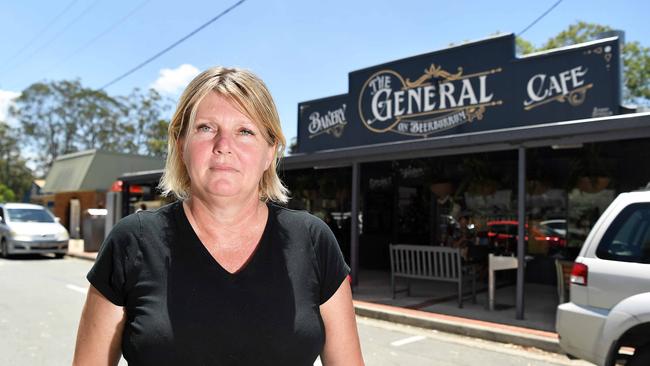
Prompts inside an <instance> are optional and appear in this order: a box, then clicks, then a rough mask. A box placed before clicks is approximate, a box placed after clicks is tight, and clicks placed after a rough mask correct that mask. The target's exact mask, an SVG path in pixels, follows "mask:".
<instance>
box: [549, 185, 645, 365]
mask: <svg viewBox="0 0 650 366" xmlns="http://www.w3.org/2000/svg"><path fill="white" fill-rule="evenodd" d="M570 287H571V290H570V298H571V301H570V302H568V303H565V304H561V305H560V306H559V307H558V311H557V319H556V330H557V332H558V334H559V337H560V346H561V347H562V349H563V350H564V351H565V352H566V353H567V354H568V355H570V356H575V357H578V358H582V359H585V360H587V361H590V362H594V363H596V364H598V365H614V364H615V362H617V360H621V359H627V362H626V365H627V366H639V365H646V366H647V365H650V191H645V192H631V193H623V194H621V195H619V196H618V197H617V198H616V199H615V200H614V201H613V202H612V203H611V204H610V206H609V207H608V208H607V210H605V212H603V214H602V215H601V217H600V218H599V219H598V221H596V224H595V225H594V227H593V228H592V230H591V231H590V232H589V234H588V235H587V238H586V241H585V243H584V245H583V247H582V249H581V251H580V254H579V256H578V257H577V258H576V261H575V264H574V265H573V269H572V272H571V284H570ZM630 349H634V353H633V355H632V356H630V355H629V353H630V352H629V350H630Z"/></svg>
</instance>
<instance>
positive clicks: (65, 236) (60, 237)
mask: <svg viewBox="0 0 650 366" xmlns="http://www.w3.org/2000/svg"><path fill="white" fill-rule="evenodd" d="M69 239H70V236H69V235H68V232H67V231H62V232H60V233H58V234H57V235H56V240H57V241H64V240H69Z"/></svg>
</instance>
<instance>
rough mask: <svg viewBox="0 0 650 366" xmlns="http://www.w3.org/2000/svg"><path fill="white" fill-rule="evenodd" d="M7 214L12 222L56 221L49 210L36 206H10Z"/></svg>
mask: <svg viewBox="0 0 650 366" xmlns="http://www.w3.org/2000/svg"><path fill="white" fill-rule="evenodd" d="M7 216H8V217H9V221H11V222H54V218H53V217H52V215H50V214H49V213H48V212H47V211H45V210H39V209H35V208H9V209H7Z"/></svg>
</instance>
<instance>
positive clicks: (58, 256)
mask: <svg viewBox="0 0 650 366" xmlns="http://www.w3.org/2000/svg"><path fill="white" fill-rule="evenodd" d="M64 256H65V254H63V253H54V258H56V259H61V258H63V257H64Z"/></svg>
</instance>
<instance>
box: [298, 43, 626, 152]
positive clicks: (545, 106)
mask: <svg viewBox="0 0 650 366" xmlns="http://www.w3.org/2000/svg"><path fill="white" fill-rule="evenodd" d="M618 50H619V45H618V39H617V38H609V39H605V40H600V41H594V42H589V43H584V44H580V45H576V46H572V47H568V48H565V49H558V50H551V51H548V52H545V53H540V54H535V55H530V56H526V57H522V58H518V57H516V56H515V38H514V35H511V34H510V35H505V36H499V37H494V38H491V39H488V40H484V41H480V42H474V43H469V44H465V45H461V46H456V47H452V48H448V49H445V50H442V51H437V52H432V53H428V54H424V55H419V56H415V57H411V58H407V59H403V60H398V61H394V62H390V63H387V64H383V65H379V66H376V67H370V68H367V69H363V70H358V71H354V72H351V73H350V74H349V77H348V80H349V93H348V94H344V95H338V96H335V97H331V98H325V99H321V100H317V101H311V102H305V103H301V104H300V105H299V119H298V130H299V151H300V152H312V151H317V150H323V149H336V148H342V147H351V146H359V145H368V144H376V143H384V142H394V141H402V140H408V139H417V138H430V137H436V136H444V135H453V134H462V133H472V132H479V131H487V130H494V129H502V128H509V127H519V126H526V125H531V124H539V123H547V122H555V121H565V120H572V119H581V118H590V117H600V116H605V115H611V114H617V113H618V110H619V105H620V95H619V93H620V89H619V85H620V70H619V60H620V58H619V57H620V56H619V52H618Z"/></svg>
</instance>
